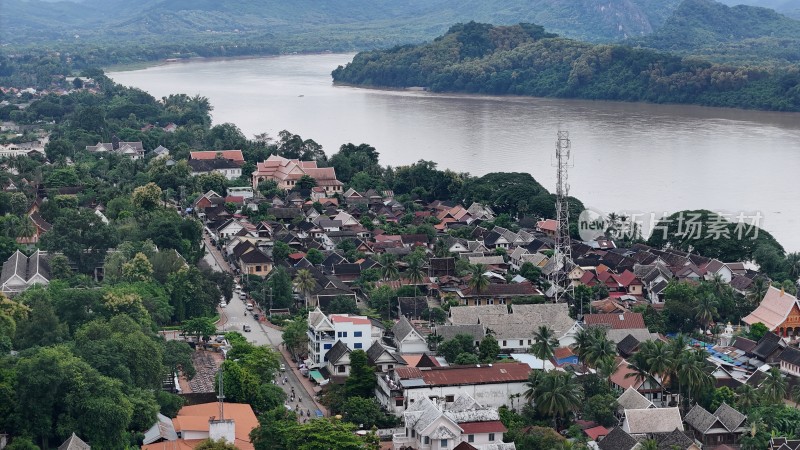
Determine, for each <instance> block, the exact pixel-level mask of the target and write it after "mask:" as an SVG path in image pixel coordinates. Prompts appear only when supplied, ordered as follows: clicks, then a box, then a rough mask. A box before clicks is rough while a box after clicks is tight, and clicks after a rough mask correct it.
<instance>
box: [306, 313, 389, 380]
mask: <svg viewBox="0 0 800 450" xmlns="http://www.w3.org/2000/svg"><path fill="white" fill-rule="evenodd" d="M337 341H342V342H343V343H344V344H345V345H346V346H347V348H348V349H350V350H364V351H365V352H366V351H367V349H369V348H370V346H371V345H372V342H373V330H372V322H371V321H370V320H369V318H367V317H364V316H351V315H349V314H331V315H330V316H325V313H323V312H322V311H320V309H319V308H317V309H315V310H314V311H311V312H309V313H308V359H309V366H311V367H314V368H318V367H322V366H325V365H326V363H327V361H328V351H329V350H330V349H332V348H333V346H334V345H335V344H336V342H337Z"/></svg>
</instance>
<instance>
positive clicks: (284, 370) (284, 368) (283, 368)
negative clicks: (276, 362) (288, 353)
mask: <svg viewBox="0 0 800 450" xmlns="http://www.w3.org/2000/svg"><path fill="white" fill-rule="evenodd" d="M278 367H279V368H280V371H281V372H286V365H285V364H281V365H280V366H278Z"/></svg>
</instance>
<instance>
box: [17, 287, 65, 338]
mask: <svg viewBox="0 0 800 450" xmlns="http://www.w3.org/2000/svg"><path fill="white" fill-rule="evenodd" d="M21 297H22V298H21V299H20V300H21V301H23V302H25V303H26V304H28V305H29V306H30V308H31V313H30V317H29V318H28V320H24V321H20V322H19V323H18V324H17V330H16V332H17V334H16V338H15V342H16V348H17V349H20V350H22V349H26V348H30V347H34V346H42V347H45V346H49V345H55V344H60V343H63V342H66V341H67V340H68V339H69V333H68V330H67V326H66V325H65V324H64V323H62V322H61V321H60V320H59V319H58V316H56V313H55V309H54V308H53V305H52V301H51V299H50V295H49V292H48V291H47V290H45V289H41V288H38V289H29V290H28V291H27V292H25V293H24V294H23V295H22V296H21Z"/></svg>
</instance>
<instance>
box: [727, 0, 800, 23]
mask: <svg viewBox="0 0 800 450" xmlns="http://www.w3.org/2000/svg"><path fill="white" fill-rule="evenodd" d="M719 2H720V3H724V4H726V5H728V6H736V5H749V6H761V7H764V8H771V9H774V10H775V11H778V12H779V13H781V14H784V15H786V16H789V17H792V18H795V19H800V2H798V1H797V0H719Z"/></svg>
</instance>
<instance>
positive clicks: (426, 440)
mask: <svg viewBox="0 0 800 450" xmlns="http://www.w3.org/2000/svg"><path fill="white" fill-rule="evenodd" d="M430 443H431V438H429V437H428V436H425V445H428V444H430Z"/></svg>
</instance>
